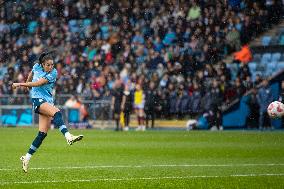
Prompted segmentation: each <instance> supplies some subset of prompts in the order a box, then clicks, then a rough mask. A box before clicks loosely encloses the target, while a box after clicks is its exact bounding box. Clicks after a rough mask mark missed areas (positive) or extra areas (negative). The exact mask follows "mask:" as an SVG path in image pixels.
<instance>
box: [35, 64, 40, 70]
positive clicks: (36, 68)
mask: <svg viewBox="0 0 284 189" xmlns="http://www.w3.org/2000/svg"><path fill="white" fill-rule="evenodd" d="M40 68H41V65H40V64H39V63H35V64H34V65H33V70H38V69H40Z"/></svg>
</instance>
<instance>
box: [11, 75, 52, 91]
mask: <svg viewBox="0 0 284 189" xmlns="http://www.w3.org/2000/svg"><path fill="white" fill-rule="evenodd" d="M46 83H48V80H47V79H44V78H41V79H39V80H38V81H34V82H27V83H13V84H12V87H13V88H14V89H15V88H17V87H39V86H42V85H44V84H46Z"/></svg>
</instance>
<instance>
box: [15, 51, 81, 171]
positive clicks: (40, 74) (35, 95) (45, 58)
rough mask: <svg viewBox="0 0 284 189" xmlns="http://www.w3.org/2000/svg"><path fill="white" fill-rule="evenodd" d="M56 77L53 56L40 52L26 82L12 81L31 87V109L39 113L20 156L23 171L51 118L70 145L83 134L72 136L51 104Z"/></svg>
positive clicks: (45, 132)
mask: <svg viewBox="0 0 284 189" xmlns="http://www.w3.org/2000/svg"><path fill="white" fill-rule="evenodd" d="M56 77H57V70H56V69H55V68H54V64H53V57H52V55H51V53H50V52H49V53H42V54H41V55H40V57H39V63H36V64H35V65H34V66H33V69H32V71H31V72H30V74H29V76H28V79H27V82H26V83H13V85H12V87H13V88H14V89H15V88H17V87H32V90H31V97H32V102H33V110H34V112H35V113H38V114H39V132H38V135H37V136H36V138H35V139H34V141H33V142H32V145H31V146H30V148H29V150H28V153H27V154H26V155H25V156H22V157H21V158H20V159H21V161H22V168H23V171H24V172H25V173H26V172H27V171H28V164H29V160H30V158H31V157H32V155H33V154H34V153H35V152H36V150H37V149H38V148H39V147H40V145H41V143H42V141H43V140H44V138H45V137H46V136H47V132H48V130H49V128H50V124H51V119H52V118H53V123H54V125H55V126H57V127H59V130H60V131H61V133H62V134H63V135H64V136H65V138H66V140H67V143H68V144H69V145H72V144H73V143H74V142H77V141H80V140H81V139H82V138H83V135H79V136H74V135H72V134H70V133H69V132H68V129H67V128H66V126H65V124H64V122H63V118H62V114H61V112H60V110H59V109H58V108H56V107H55V106H54V105H53V97H52V89H53V87H54V84H55V81H56Z"/></svg>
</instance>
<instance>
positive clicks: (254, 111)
mask: <svg viewBox="0 0 284 189" xmlns="http://www.w3.org/2000/svg"><path fill="white" fill-rule="evenodd" d="M247 104H248V106H249V109H250V113H249V115H248V117H247V127H248V128H257V127H258V121H259V104H258V101H257V88H255V87H254V88H253V89H252V92H251V94H250V96H249V98H248V102H247Z"/></svg>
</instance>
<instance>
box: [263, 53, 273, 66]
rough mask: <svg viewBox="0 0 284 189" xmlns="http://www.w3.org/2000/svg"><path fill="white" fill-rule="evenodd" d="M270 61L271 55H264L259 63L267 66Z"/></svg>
mask: <svg viewBox="0 0 284 189" xmlns="http://www.w3.org/2000/svg"><path fill="white" fill-rule="evenodd" d="M270 61H271V53H264V54H263V55H262V57H261V61H260V62H261V63H262V64H267V63H268V62H270Z"/></svg>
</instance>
